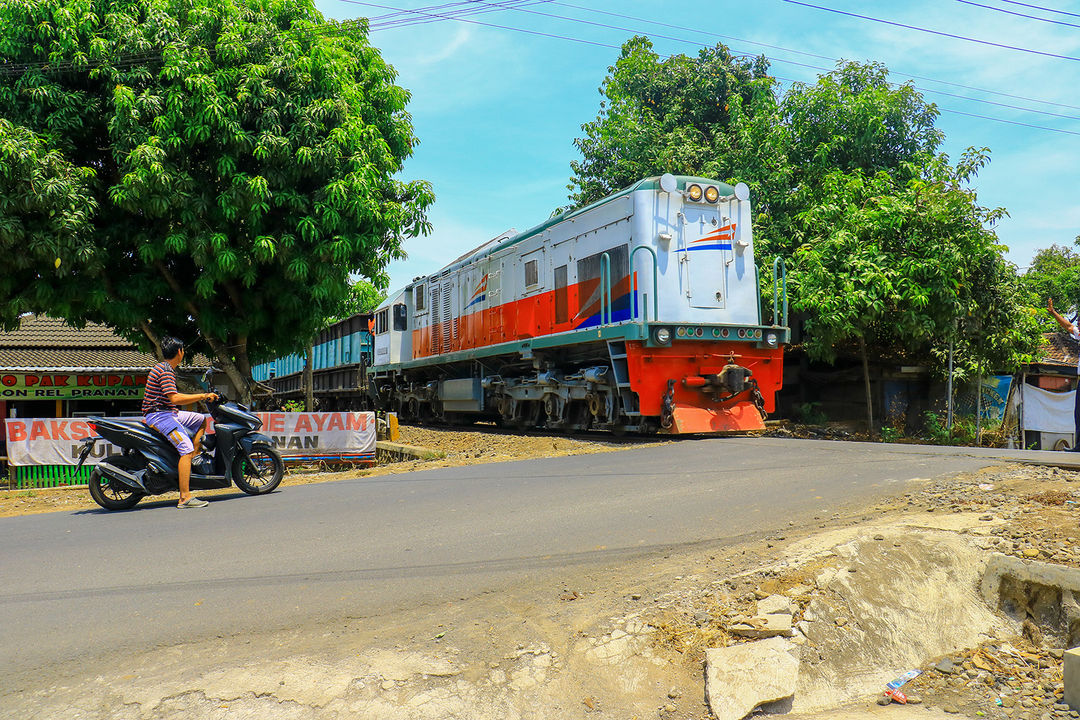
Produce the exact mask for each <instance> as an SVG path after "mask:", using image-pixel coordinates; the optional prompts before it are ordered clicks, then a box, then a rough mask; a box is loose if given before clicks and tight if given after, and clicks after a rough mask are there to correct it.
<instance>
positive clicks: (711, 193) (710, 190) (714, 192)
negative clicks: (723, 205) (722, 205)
mask: <svg viewBox="0 0 1080 720" xmlns="http://www.w3.org/2000/svg"><path fill="white" fill-rule="evenodd" d="M719 199H720V190H719V188H717V187H715V186H713V185H710V186H709V187H707V188H705V201H706V202H711V203H714V202H716V201H717V200H719Z"/></svg>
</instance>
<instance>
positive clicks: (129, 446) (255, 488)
mask: <svg viewBox="0 0 1080 720" xmlns="http://www.w3.org/2000/svg"><path fill="white" fill-rule="evenodd" d="M210 374H211V373H210V372H207V374H206V375H205V376H204V377H203V382H204V384H206V383H207V382H208V381H209V377H210ZM207 407H208V408H209V409H210V415H211V417H212V418H213V421H214V433H213V434H207V435H205V436H203V439H202V450H201V452H200V453H199V454H198V455H196V456H195V457H194V458H192V461H191V489H192V491H195V490H217V489H220V488H227V487H229V486H230V485H232V484H233V483H236V486H237V487H238V488H240V489H241V490H243V491H244V492H246V493H248V494H249V495H264V494H266V493H269V492H272V491H273V490H274V489H275V488H277V486H278V485H279V484H280V483H281V478H282V477H284V475H285V466H284V464H283V463H282V461H281V455H279V454H278V452H277V450H275V449H274V444H273V442H272V441H271V440H270V438H268V437H267V436H266V435H263V434H261V433H259V432H257V431H258V430H259V429H260V428H261V427H262V421H261V420H259V418H258V417H256V416H255V415H254V414H253V413H252V412H251V411H250V410H249V409H248V408H247V407H245V406H243V405H240V404H238V403H235V402H220V401H214V402H209V403H207ZM87 424H89V425H90V427H91V428H92V429H93V430H94V431H95V432H97V433H98V435H99V436H98V437H90V438H87V440H86V441H85V442H84V443H83V447H82V452H81V453H80V454H79V468H81V467H82V466H83V463H84V462H86V458H87V457H88V456H89V455H90V452H91V451H92V450H93V449H94V445H95V443H97V441H98V440H101V439H102V438H104V439H105V440H108V441H109V442H111V443H112V444H113V445H116V446H117V447H120V448H122V449H123V453H122V454H120V455H110V456H108V457H106V458H104V459H103V460H101V461H100V462H99V463H98V464H97V465H96V466H95V467H94V470H93V472H92V473H90V480H89V485H90V496H91V497H92V498H94V502H96V503H97V504H98V505H100V506H101V507H103V508H105V509H106V510H127V509H129V508H132V507H134V506H135V504H136V503H138V502H139V500H141V499H142V498H143V497H145V496H146V495H161V494H163V493H168V492H176V491H177V490H178V489H179V481H180V478H179V475H178V474H177V465H178V463H179V462H180V454H179V453H178V452H177V451H176V448H175V447H173V444H172V443H171V442H169V440H168V438H166V437H165V436H164V435H162V434H161V433H160V432H158V431H157V430H155V429H154V428H152V427H150V426H149V425H147V424H146V423H144V422H142V421H141V420H106V419H104V418H98V417H91V418H87ZM76 472H78V469H76Z"/></svg>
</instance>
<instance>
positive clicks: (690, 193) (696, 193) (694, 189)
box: [686, 183, 703, 202]
mask: <svg viewBox="0 0 1080 720" xmlns="http://www.w3.org/2000/svg"><path fill="white" fill-rule="evenodd" d="M702 192H703V191H702V189H701V186H700V185H698V184H697V183H693V184H690V185H687V186H686V196H687V197H688V198H690V199H691V200H693V201H694V202H701V194H702Z"/></svg>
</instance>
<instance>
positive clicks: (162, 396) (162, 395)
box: [142, 362, 180, 415]
mask: <svg viewBox="0 0 1080 720" xmlns="http://www.w3.org/2000/svg"><path fill="white" fill-rule="evenodd" d="M175 392H178V391H177V389H176V372H175V371H174V370H173V366H172V365H170V364H169V363H167V362H159V363H158V364H157V365H155V366H154V367H153V368H151V369H150V374H149V375H147V376H146V394H145V395H144V396H143V401H142V414H143V415H149V414H150V413H155V412H171V413H173V414H174V415H175V414H176V413H178V412H179V411H180V408H178V407H176V405H173V404H172V403H171V402H169V396H170V395H172V394H173V393H175Z"/></svg>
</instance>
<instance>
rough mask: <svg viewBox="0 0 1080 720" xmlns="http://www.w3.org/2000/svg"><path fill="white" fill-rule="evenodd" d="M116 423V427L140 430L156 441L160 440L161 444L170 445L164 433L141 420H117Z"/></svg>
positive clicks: (170, 442)
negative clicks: (121, 426)
mask: <svg viewBox="0 0 1080 720" xmlns="http://www.w3.org/2000/svg"><path fill="white" fill-rule="evenodd" d="M116 422H117V424H118V425H127V426H129V427H130V428H132V429H133V430H142V431H144V432H148V433H150V434H151V435H153V436H154V437H155V438H157V439H158V440H161V442H163V443H167V444H169V445H172V441H170V440H169V438H167V437H165V433H163V432H161V431H160V430H158V429H157V428H156V427H154V426H153V425H148V424H147V423H146V422H145V421H143V420H117V421H116Z"/></svg>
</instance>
